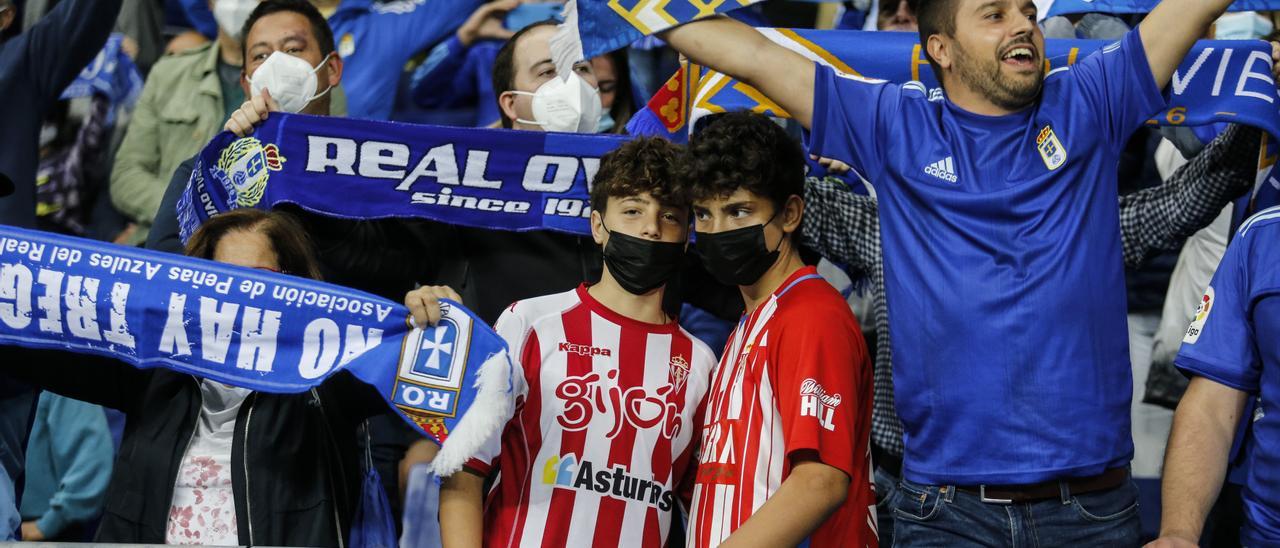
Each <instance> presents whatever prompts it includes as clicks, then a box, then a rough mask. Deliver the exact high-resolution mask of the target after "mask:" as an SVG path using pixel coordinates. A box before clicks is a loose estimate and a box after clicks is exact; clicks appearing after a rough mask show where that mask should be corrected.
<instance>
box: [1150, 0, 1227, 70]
mask: <svg viewBox="0 0 1280 548" xmlns="http://www.w3.org/2000/svg"><path fill="white" fill-rule="evenodd" d="M1229 5H1231V0H1162V1H1161V2H1160V4H1159V5H1158V6H1156V8H1155V9H1154V10H1151V13H1150V14H1148V15H1147V18H1146V19H1144V20H1143V21H1142V24H1140V25H1139V26H1138V32H1139V33H1140V34H1141V35H1142V49H1144V50H1146V52H1147V63H1148V64H1149V65H1151V74H1152V76H1154V77H1155V79H1156V86H1157V87H1159V88H1161V89H1164V87H1165V86H1166V85H1168V84H1169V80H1170V79H1171V78H1173V71H1174V70H1177V68H1178V65H1179V64H1181V63H1182V58H1183V57H1186V55H1187V52H1188V51H1190V50H1191V46H1192V45H1193V44H1195V43H1196V40H1198V39H1200V38H1203V37H1204V35H1205V33H1206V32H1207V31H1208V30H1209V25H1211V24H1213V22H1214V21H1215V20H1217V19H1218V17H1219V16H1220V15H1222V14H1223V13H1224V12H1226V11H1227V6H1229Z"/></svg>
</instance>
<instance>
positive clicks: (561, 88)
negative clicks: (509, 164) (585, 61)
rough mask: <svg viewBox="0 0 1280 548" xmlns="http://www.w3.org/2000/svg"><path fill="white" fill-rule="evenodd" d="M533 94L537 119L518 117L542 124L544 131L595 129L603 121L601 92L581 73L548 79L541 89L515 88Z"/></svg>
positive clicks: (578, 131) (571, 131)
mask: <svg viewBox="0 0 1280 548" xmlns="http://www.w3.org/2000/svg"><path fill="white" fill-rule="evenodd" d="M511 93H514V94H516V95H528V96H531V97H533V120H524V119H521V118H517V119H516V121H517V122H520V123H522V124H529V125H534V126H541V127H542V129H543V131H560V132H565V133H595V132H596V126H597V125H598V124H599V123H600V111H601V110H603V108H602V107H601V106H600V92H599V91H597V90H596V88H593V87H591V84H588V83H587V81H586V80H583V79H582V77H581V76H578V74H577V73H575V72H571V73H569V77H568V78H566V79H561V78H559V77H555V78H552V79H550V80H547V81H546V83H544V84H542V85H541V86H538V89H537V91H535V92H533V93H529V92H527V91H512V92H511Z"/></svg>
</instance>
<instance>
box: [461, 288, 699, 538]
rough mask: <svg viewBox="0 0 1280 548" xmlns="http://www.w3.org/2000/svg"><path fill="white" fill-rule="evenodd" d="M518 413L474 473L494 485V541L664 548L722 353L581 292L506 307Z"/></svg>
mask: <svg viewBox="0 0 1280 548" xmlns="http://www.w3.org/2000/svg"><path fill="white" fill-rule="evenodd" d="M496 328H497V331H498V334H499V335H501V336H502V338H503V339H505V340H506V341H507V344H508V345H509V346H510V349H511V356H512V357H513V358H514V360H513V361H515V362H516V368H517V374H516V375H515V379H514V388H515V391H516V398H517V400H516V406H515V411H514V416H513V417H512V418H511V419H510V421H508V423H507V425H506V427H505V428H504V429H503V432H502V434H501V439H500V440H498V439H495V440H493V442H492V443H490V444H489V446H488V448H487V449H486V450H485V451H484V452H482V454H481V455H480V456H479V457H478V458H477V459H476V460H473V461H472V462H471V463H470V464H469V465H468V466H469V467H471V468H473V469H475V470H477V471H480V472H488V471H489V470H490V469H491V467H492V466H494V465H496V467H497V469H498V474H497V481H496V483H495V484H494V486H493V488H492V490H491V491H490V492H489V496H488V501H487V503H486V505H485V518H484V519H485V525H484V536H485V544H486V545H487V546H526V547H529V546H555V547H561V546H619V545H624V546H653V547H660V546H664V545H665V544H666V540H667V533H668V531H670V529H671V519H672V516H673V515H678V514H677V512H678V509H677V507H676V505H677V504H679V503H680V498H679V487H680V485H681V483H682V482H683V481H684V480H685V478H686V474H692V468H693V464H694V460H693V455H692V453H693V448H692V443H691V441H693V440H694V437H693V436H694V435H696V433H697V430H698V424H699V417H698V415H697V413H698V410H699V408H700V405H701V403H702V400H703V397H704V395H705V394H706V391H707V384H708V378H709V377H710V374H711V369H712V367H714V365H715V355H714V354H712V353H711V351H710V349H708V348H707V346H706V345H704V344H702V343H701V342H700V341H698V340H697V339H695V338H693V337H692V336H690V335H689V333H687V332H685V331H684V330H683V329H681V328H680V326H679V325H678V324H676V323H675V322H672V323H670V324H663V325H655V324H648V323H643V322H639V321H636V320H632V319H629V318H626V317H624V316H622V315H619V314H617V313H615V312H613V311H611V310H609V309H607V308H605V307H604V306H603V305H601V304H600V303H599V302H598V301H596V300H595V299H594V298H592V297H591V295H589V294H588V293H587V287H586V286H585V285H583V286H580V287H579V288H578V289H576V290H573V291H568V292H565V293H559V294H555V295H548V296H545V297H538V298H535V299H528V300H524V301H520V302H517V303H516V304H513V305H511V308H510V309H508V310H507V311H506V312H505V313H503V315H502V317H501V318H499V319H498V323H497V326H496Z"/></svg>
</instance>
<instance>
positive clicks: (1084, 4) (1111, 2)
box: [1036, 0, 1280, 17]
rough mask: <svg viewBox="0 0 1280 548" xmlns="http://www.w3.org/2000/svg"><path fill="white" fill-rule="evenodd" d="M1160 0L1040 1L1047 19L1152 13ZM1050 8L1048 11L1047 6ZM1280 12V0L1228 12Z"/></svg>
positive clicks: (1247, 0) (1244, 1)
mask: <svg viewBox="0 0 1280 548" xmlns="http://www.w3.org/2000/svg"><path fill="white" fill-rule="evenodd" d="M1159 3H1160V0H1039V1H1037V2H1036V4H1037V5H1039V6H1040V13H1041V14H1043V16H1045V17H1053V16H1055V15H1066V14H1069V13H1090V12H1097V13H1151V10H1153V9H1155V7H1156V5H1157V4H1159ZM1046 5H1047V6H1048V8H1047V9H1046V8H1045V6H1046ZM1266 10H1280V0H1236V1H1235V2H1233V3H1232V4H1231V6H1230V7H1228V8H1227V11H1266Z"/></svg>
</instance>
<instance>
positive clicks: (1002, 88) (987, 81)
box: [953, 42, 1044, 111]
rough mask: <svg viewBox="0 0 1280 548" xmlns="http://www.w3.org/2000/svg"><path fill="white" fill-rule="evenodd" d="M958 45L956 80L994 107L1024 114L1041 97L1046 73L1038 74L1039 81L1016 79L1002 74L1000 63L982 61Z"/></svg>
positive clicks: (957, 43) (1035, 79) (1037, 72)
mask: <svg viewBox="0 0 1280 548" xmlns="http://www.w3.org/2000/svg"><path fill="white" fill-rule="evenodd" d="M953 43H954V44H955V46H956V47H955V51H956V60H955V65H954V66H955V71H956V76H957V77H959V78H960V81H961V82H963V83H964V84H965V85H966V86H969V87H970V88H973V89H975V90H977V91H978V93H980V94H982V96H983V97H985V98H986V99H987V100H988V101H991V103H992V104H994V105H996V106H998V107H1000V108H1002V109H1005V110H1010V111H1012V110H1020V109H1022V108H1025V107H1027V106H1028V105H1030V104H1031V103H1033V102H1035V100H1036V97H1037V96H1039V95H1040V86H1041V84H1043V83H1044V72H1042V71H1036V72H1035V78H1033V79H1032V80H1030V81H1027V80H1023V79H1013V78H1010V77H1008V76H1006V75H1005V74H1004V71H1002V70H1000V68H1001V67H1000V61H998V60H986V61H981V60H979V59H978V58H977V57H975V56H972V55H969V52H967V51H965V50H964V48H963V47H962V46H961V45H960V43H959V42H953Z"/></svg>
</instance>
